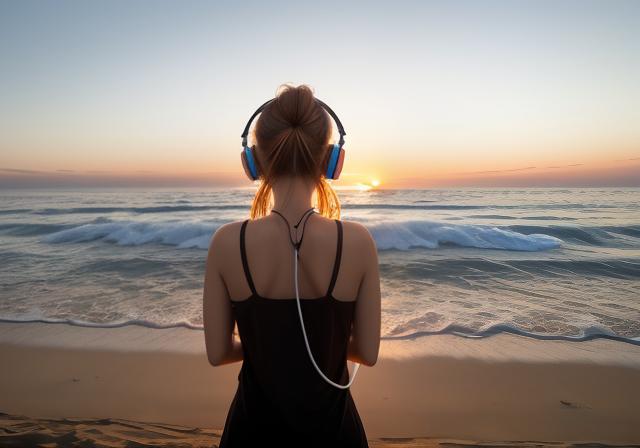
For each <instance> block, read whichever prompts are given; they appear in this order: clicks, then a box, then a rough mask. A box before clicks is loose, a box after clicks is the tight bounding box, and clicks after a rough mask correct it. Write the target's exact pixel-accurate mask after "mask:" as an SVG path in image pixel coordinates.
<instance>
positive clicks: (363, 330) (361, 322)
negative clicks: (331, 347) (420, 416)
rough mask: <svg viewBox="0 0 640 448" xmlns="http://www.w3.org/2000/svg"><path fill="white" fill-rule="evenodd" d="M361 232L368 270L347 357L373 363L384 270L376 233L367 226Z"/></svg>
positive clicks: (378, 326) (357, 306)
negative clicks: (375, 239) (376, 241)
mask: <svg viewBox="0 0 640 448" xmlns="http://www.w3.org/2000/svg"><path fill="white" fill-rule="evenodd" d="M358 226H359V227H361V229H360V231H359V232H358V233H359V235H360V238H359V241H358V242H359V247H360V250H359V254H361V257H362V259H363V260H365V272H364V275H363V277H362V282H361V283H360V288H359V289H358V298H357V301H356V307H355V314H354V318H353V327H352V329H351V339H350V340H349V349H348V353H347V359H349V360H350V361H354V362H357V363H359V364H364V365H366V366H373V365H375V363H376V362H377V360H378V352H379V350H380V312H381V310H380V300H381V298H380V272H379V267H378V250H377V248H376V244H375V241H374V240H373V237H372V236H371V234H370V233H369V231H368V230H367V229H366V227H364V226H362V225H360V224H358Z"/></svg>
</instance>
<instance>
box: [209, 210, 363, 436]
mask: <svg viewBox="0 0 640 448" xmlns="http://www.w3.org/2000/svg"><path fill="white" fill-rule="evenodd" d="M228 227H229V228H228V231H227V232H225V233H227V235H226V238H227V239H229V240H230V243H229V244H228V246H227V249H228V250H229V252H228V253H227V256H228V258H227V257H225V258H226V259H227V260H228V263H226V268H227V269H228V270H227V271H226V272H224V271H223V272H222V276H223V278H224V280H225V283H226V284H227V287H228V290H229V292H230V294H229V299H230V301H231V306H232V308H233V313H234V317H235V320H236V322H237V325H238V332H239V334H240V338H241V341H242V346H243V355H244V360H243V365H242V369H241V371H240V374H239V375H238V380H239V385H238V389H237V391H236V395H235V396H234V400H233V402H232V405H231V408H230V410H229V413H228V416H227V420H226V422H225V428H224V432H223V437H222V439H221V444H220V446H221V447H225V446H227V447H228V446H246V445H248V444H250V443H254V442H255V443H257V442H258V441H259V440H258V439H255V440H254V439H252V437H255V436H257V437H259V438H260V439H262V440H263V435H264V434H265V433H278V434H279V435H280V436H279V437H278V443H279V444H286V443H289V442H290V443H291V444H297V445H305V446H312V443H314V442H312V441H315V442H317V443H318V446H353V447H356V446H368V445H367V441H366V434H365V431H364V428H363V425H362V422H361V420H360V416H359V415H358V412H357V410H356V407H355V404H354V402H353V399H352V397H351V394H350V391H349V389H338V388H335V387H333V386H331V385H330V384H328V383H327V382H325V381H324V380H323V379H322V378H321V377H320V375H319V374H318V372H317V371H316V370H315V368H314V367H313V365H312V363H311V360H310V359H309V355H308V353H307V349H306V346H305V342H304V339H303V334H302V329H301V324H300V320H299V315H298V309H297V302H296V298H295V292H294V291H292V286H293V281H294V279H293V262H294V256H293V249H292V246H291V242H290V241H289V237H288V235H287V232H288V229H287V226H286V224H285V223H284V222H283V220H281V219H280V218H279V217H277V216H268V217H266V218H263V219H261V220H256V221H248V220H247V221H244V222H242V223H234V224H232V225H230V226H228ZM238 227H239V229H238ZM358 227H359V225H357V224H355V223H346V225H345V223H343V222H341V221H338V220H329V219H326V218H322V217H320V216H315V215H313V216H311V217H310V218H309V219H308V222H307V224H306V226H305V228H304V234H303V235H304V238H303V241H302V244H301V246H300V250H299V251H300V256H299V280H300V299H301V300H300V302H301V303H300V306H301V310H302V314H303V319H304V325H305V329H306V333H307V337H308V340H309V346H310V348H311V351H312V354H313V356H314V359H315V361H316V363H317V365H318V366H319V368H320V369H321V370H322V372H323V373H324V374H325V375H326V376H328V377H329V378H330V379H331V380H332V381H334V382H337V383H338V384H346V383H347V382H348V381H349V372H348V369H347V363H346V361H347V355H348V349H349V339H350V335H351V328H352V324H353V320H354V316H355V308H356V304H357V299H358V289H359V285H360V280H361V279H362V276H363V274H364V269H365V268H366V263H365V262H364V261H363V260H362V257H360V256H358V255H361V254H362V253H363V251H362V248H361V247H358V246H359V245H360V241H359V238H362V236H361V235H360V233H361V232H362V230H361V229H360V228H358ZM234 236H235V237H234ZM233 240H235V244H233V243H231V241H233ZM233 246H235V251H233V250H232V248H233ZM232 252H236V254H235V255H234V254H233V253H232ZM238 273H241V275H238ZM338 288H339V289H338ZM261 434H262V436H260V435H261ZM285 434H286V435H287V436H286V437H290V439H287V440H283V438H282V437H283V435H285Z"/></svg>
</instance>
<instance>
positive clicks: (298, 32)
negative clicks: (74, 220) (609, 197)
mask: <svg viewBox="0 0 640 448" xmlns="http://www.w3.org/2000/svg"><path fill="white" fill-rule="evenodd" d="M0 60H1V61H2V70H0V186H1V187H15V186H41V187H47V186H104V185H121V186H142V185H145V186H146V185H149V186H151V185H158V186H225V185H233V186H242V185H250V182H249V181H248V180H246V178H244V175H243V172H242V168H241V165H240V162H239V160H240V159H239V153H240V149H241V144H240V143H241V139H240V134H241V132H242V129H243V127H244V125H245V124H246V121H247V120H248V118H249V116H250V115H251V113H253V111H254V110H255V109H256V108H257V107H258V106H259V105H260V104H262V103H263V102H264V101H266V100H267V99H269V98H272V97H273V96H274V95H275V92H276V89H277V87H278V85H280V84H281V83H286V82H289V83H293V84H296V85H297V84H302V83H305V84H308V85H310V86H312V87H313V88H314V90H315V93H316V95H317V97H318V98H320V99H322V100H323V101H325V102H326V103H328V104H329V105H330V106H331V107H332V108H333V110H334V111H335V112H336V113H337V114H338V116H339V117H340V119H341V120H342V122H343V124H344V126H345V129H346V132H347V135H346V137H345V140H346V143H345V149H346V152H347V159H346V161H345V167H344V172H343V177H342V179H341V180H340V181H339V182H337V183H336V185H342V186H349V185H353V184H358V183H365V184H366V183H370V182H372V181H373V180H378V181H379V182H380V183H381V186H383V187H385V186H386V187H433V186H435V187H438V186H573V185H575V186H590V185H592V186H608V185H610V186H620V185H624V186H640V107H639V106H640V82H638V80H640V2H638V1H615V0H609V1H604V0H603V1H585V0H580V1H531V2H524V1H442V2H427V1H415V2H407V1H393V2H379V3H378V2H362V3H358V2H345V1H341V2H332V1H322V2H250V1H242V2H231V1H229V2H223V1H216V2H214V1H211V2H168V1H167V2H165V1H110V2H97V1H96V2H93V1H51V2H41V1H14V2H8V1H5V2H2V3H0Z"/></svg>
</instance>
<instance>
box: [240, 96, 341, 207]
mask: <svg viewBox="0 0 640 448" xmlns="http://www.w3.org/2000/svg"><path fill="white" fill-rule="evenodd" d="M330 139H331V117H330V116H329V114H328V113H327V111H326V110H325V109H324V108H323V107H322V106H321V105H320V104H319V103H318V102H317V101H316V99H315V97H314V95H313V91H312V89H311V88H310V87H309V86H307V85H304V84H303V85H300V86H298V87H294V86H291V85H289V84H283V85H281V86H280V87H279V88H278V92H277V93H276V97H275V99H274V101H272V102H271V103H269V104H268V105H267V106H266V107H265V108H264V109H263V110H262V112H261V113H260V116H259V117H258V120H257V122H256V125H255V129H254V132H253V141H254V142H256V144H255V145H254V149H253V153H254V155H255V162H256V164H257V165H258V170H259V172H260V186H259V188H258V191H257V192H256V195H255V198H254V200H253V204H252V207H251V217H252V218H258V217H260V216H265V215H266V214H267V213H268V211H269V209H270V207H271V204H272V186H273V184H274V183H275V182H277V180H278V179H279V178H283V177H299V178H303V179H305V180H307V181H309V182H310V183H312V184H313V185H314V186H315V198H316V203H317V207H318V211H319V212H320V214H322V215H324V216H327V217H329V218H339V216H340V203H339V201H338V197H337V196H336V194H335V192H334V190H333V189H332V188H331V186H330V185H329V184H328V183H327V181H326V179H325V177H324V175H323V174H324V172H325V170H326V167H327V163H328V158H329V154H330V149H331V146H332V145H331V144H330V143H329V141H330ZM245 163H246V162H245V161H244V160H243V164H245ZM245 169H247V168H246V165H245Z"/></svg>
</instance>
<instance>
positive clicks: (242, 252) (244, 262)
mask: <svg viewBox="0 0 640 448" xmlns="http://www.w3.org/2000/svg"><path fill="white" fill-rule="evenodd" d="M248 222H249V220H248V219H247V220H245V221H244V222H243V223H242V227H240V256H241V257H242V268H243V269H244V276H245V277H246V278H247V283H248V284H249V288H250V289H251V293H252V294H253V295H256V296H257V295H258V293H257V292H256V287H255V286H254V285H253V279H252V278H251V272H250V271H249V263H248V262H247V251H246V247H245V244H244V233H245V230H246V229H247V223H248Z"/></svg>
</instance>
